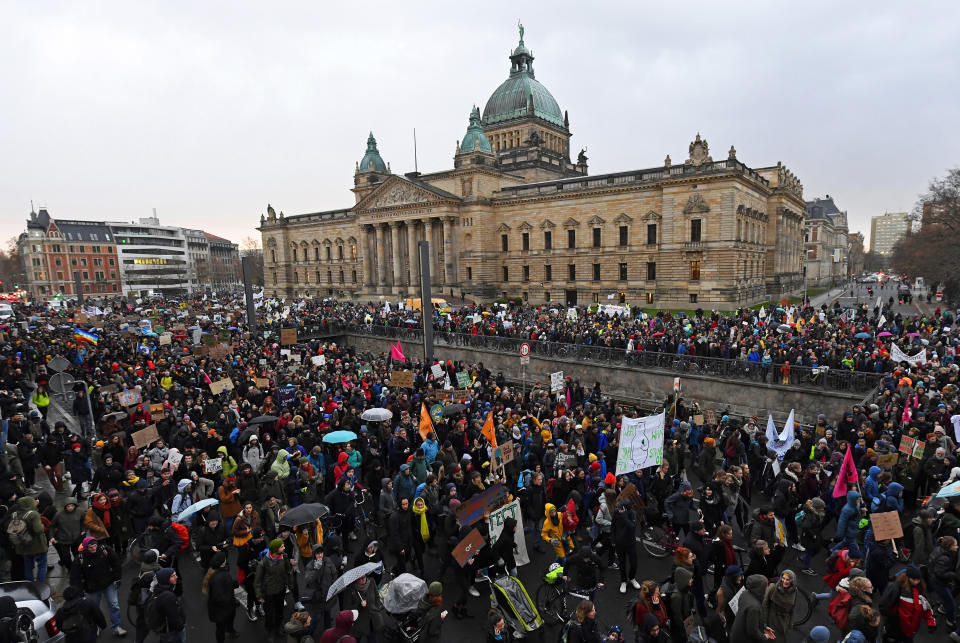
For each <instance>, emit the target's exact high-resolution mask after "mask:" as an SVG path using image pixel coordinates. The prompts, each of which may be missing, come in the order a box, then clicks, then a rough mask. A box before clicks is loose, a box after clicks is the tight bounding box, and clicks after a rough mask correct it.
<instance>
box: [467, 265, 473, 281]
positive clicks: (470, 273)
mask: <svg viewBox="0 0 960 643" xmlns="http://www.w3.org/2000/svg"><path fill="white" fill-rule="evenodd" d="M467 281H473V268H471V267H470V266H467Z"/></svg>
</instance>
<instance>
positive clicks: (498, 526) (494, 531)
mask: <svg viewBox="0 0 960 643" xmlns="http://www.w3.org/2000/svg"><path fill="white" fill-rule="evenodd" d="M507 518H513V519H514V520H516V521H517V523H516V524H517V525H519V526H520V530H521V532H522V530H523V515H522V514H521V512H520V501H519V500H514V501H513V502H511V503H510V504H506V505H504V506H502V507H500V508H498V509H494V510H493V511H491V512H490V518H489V519H488V520H487V524H488V526H489V528H490V530H489V534H490V542H493V543H495V542H497V540H499V539H500V534H501V532H503V527H504V522H505V521H506V519H507ZM515 543H516V545H515V547H516V550H515V551H516V555H515V556H514V559H515V560H516V563H517V566H518V567H519V566H521V565H526V564H527V563H529V562H530V556H529V555H528V554H527V539H526V538H522V537H521V538H517V539H516V540H515Z"/></svg>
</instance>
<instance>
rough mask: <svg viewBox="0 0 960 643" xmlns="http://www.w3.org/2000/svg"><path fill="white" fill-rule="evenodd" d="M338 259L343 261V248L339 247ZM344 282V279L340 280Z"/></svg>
mask: <svg viewBox="0 0 960 643" xmlns="http://www.w3.org/2000/svg"><path fill="white" fill-rule="evenodd" d="M337 259H339V260H340V261H343V246H337ZM340 281H341V282H342V281H343V280H342V279H341V280H340Z"/></svg>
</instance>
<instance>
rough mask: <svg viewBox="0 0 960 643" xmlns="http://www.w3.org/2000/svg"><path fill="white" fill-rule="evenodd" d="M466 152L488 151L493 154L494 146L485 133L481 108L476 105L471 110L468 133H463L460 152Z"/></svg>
mask: <svg viewBox="0 0 960 643" xmlns="http://www.w3.org/2000/svg"><path fill="white" fill-rule="evenodd" d="M466 152H486V153H487V154H493V148H492V147H490V140H489V139H488V138H487V135H486V134H484V133H483V123H481V122H480V110H479V109H477V108H476V106H474V108H473V111H472V112H470V125H468V126H467V133H466V134H464V135H463V143H462V144H461V145H460V153H461V154H464V153H466Z"/></svg>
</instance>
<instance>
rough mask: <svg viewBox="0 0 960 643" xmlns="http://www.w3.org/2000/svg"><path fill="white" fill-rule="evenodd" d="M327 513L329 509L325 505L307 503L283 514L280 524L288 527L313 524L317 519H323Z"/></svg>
mask: <svg viewBox="0 0 960 643" xmlns="http://www.w3.org/2000/svg"><path fill="white" fill-rule="evenodd" d="M329 513H330V509H328V508H327V506H326V505H321V504H320V503H319V502H308V503H306V504H303V505H297V506H296V507H294V508H293V509H290V510H289V511H287V513H285V514H283V517H282V518H281V519H280V524H281V525H289V526H290V527H296V526H298V525H305V524H307V523H308V522H313V521H314V520H316V519H317V518H323V517H324V516H326V515H327V514H329Z"/></svg>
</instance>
